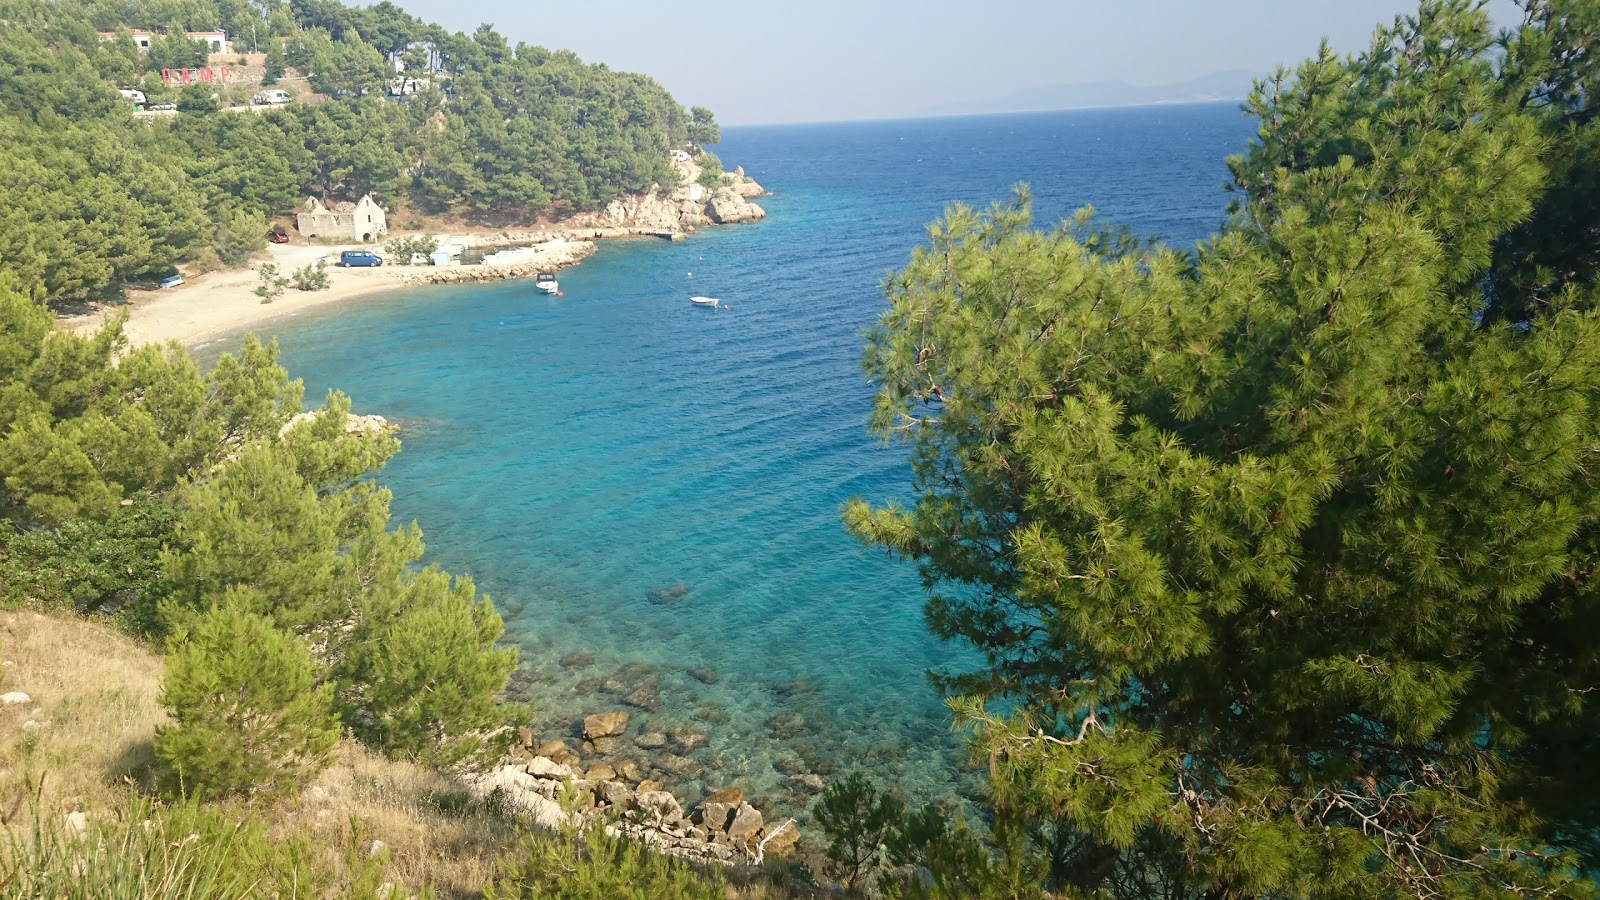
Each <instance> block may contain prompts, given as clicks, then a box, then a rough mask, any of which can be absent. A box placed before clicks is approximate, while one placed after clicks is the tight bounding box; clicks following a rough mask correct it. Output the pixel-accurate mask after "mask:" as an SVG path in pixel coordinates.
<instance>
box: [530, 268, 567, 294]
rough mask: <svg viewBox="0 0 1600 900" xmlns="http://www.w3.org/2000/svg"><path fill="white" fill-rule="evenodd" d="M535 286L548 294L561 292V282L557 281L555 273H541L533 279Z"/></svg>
mask: <svg viewBox="0 0 1600 900" xmlns="http://www.w3.org/2000/svg"><path fill="white" fill-rule="evenodd" d="M533 286H534V287H536V288H538V289H539V290H541V291H544V292H545V293H546V294H554V293H557V292H558V291H560V290H561V282H559V281H556V273H554V272H540V273H539V274H538V275H537V276H536V277H535V278H534V279H533Z"/></svg>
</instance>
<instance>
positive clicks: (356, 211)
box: [295, 194, 389, 241]
mask: <svg viewBox="0 0 1600 900" xmlns="http://www.w3.org/2000/svg"><path fill="white" fill-rule="evenodd" d="M295 227H296V228H298V229H300V233H301V234H302V235H304V236H306V237H308V238H318V237H320V238H332V239H335V240H341V241H346V240H348V241H375V240H377V239H378V238H379V237H380V236H382V235H383V233H384V232H386V231H388V230H389V222H388V217H387V216H385V215H384V212H383V207H381V206H379V205H378V204H377V202H376V201H374V200H373V199H372V195H371V194H363V195H362V197H361V199H360V200H357V201H356V202H354V203H350V202H343V203H335V204H333V205H332V206H326V205H324V204H323V203H322V201H321V200H318V199H317V198H315V197H308V198H306V207H305V211H304V212H302V213H300V214H299V215H298V216H296V217H295Z"/></svg>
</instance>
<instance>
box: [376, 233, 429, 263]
mask: <svg viewBox="0 0 1600 900" xmlns="http://www.w3.org/2000/svg"><path fill="white" fill-rule="evenodd" d="M438 249H439V239H438V238H437V237H435V236H433V235H431V234H419V235H412V236H410V237H403V238H396V239H394V240H392V241H390V242H389V243H387V244H384V245H383V252H385V253H387V254H389V256H390V257H391V258H393V259H397V260H399V261H400V262H402V263H409V262H411V257H412V256H414V255H415V254H418V253H420V254H422V255H423V256H432V255H433V252H434V251H435V250H438Z"/></svg>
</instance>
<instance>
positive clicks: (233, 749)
mask: <svg viewBox="0 0 1600 900" xmlns="http://www.w3.org/2000/svg"><path fill="white" fill-rule="evenodd" d="M243 599H244V598H243V597H240V596H237V595H236V596H234V597H230V598H229V602H225V603H223V604H221V605H219V606H217V607H215V608H213V609H211V610H208V611H207V612H205V613H204V614H202V615H200V616H199V617H197V618H196V619H194V620H193V621H192V622H191V623H190V625H189V627H188V628H187V629H185V630H184V631H182V632H180V633H179V634H178V635H177V636H176V637H175V638H174V640H173V642H172V644H171V646H170V647H169V649H168V653H167V674H166V677H165V678H164V679H163V680H162V686H161V705H162V706H164V707H166V709H167V712H168V713H169V714H171V716H172V719H173V724H172V725H168V726H163V727H161V728H159V729H158V730H157V732H156V740H155V750H156V757H157V759H159V760H160V762H161V769H160V776H161V781H162V783H163V785H164V786H165V788H166V789H167V790H168V791H169V792H170V793H173V794H179V793H181V794H185V795H199V796H202V797H221V796H224V795H229V794H244V795H247V796H250V797H260V798H272V797H278V796H281V795H283V794H286V793H290V792H292V791H294V790H297V789H298V788H299V787H301V786H303V785H304V784H305V783H306V782H307V781H309V780H310V779H311V778H312V777H313V776H315V775H316V774H317V773H318V772H320V771H321V770H322V769H323V768H325V767H326V766H327V765H328V763H329V762H330V760H331V759H332V754H333V748H334V745H335V744H336V743H337V742H338V739H339V724H338V720H337V719H336V718H335V717H334V715H333V686H332V685H331V684H322V685H320V686H319V685H317V684H316V680H317V679H316V671H315V668H314V666H313V664H312V661H311V654H310V652H309V651H308V650H307V648H306V646H305V644H304V643H303V642H302V641H300V640H298V639H297V638H295V637H294V636H293V635H291V634H288V633H286V632H283V631H281V630H279V629H278V628H276V627H275V626H274V625H273V624H272V620H271V619H268V618H266V617H263V616H258V615H255V614H254V613H251V612H248V611H247V608H248V606H249V605H251V604H246V603H243V602H239V601H241V600H243Z"/></svg>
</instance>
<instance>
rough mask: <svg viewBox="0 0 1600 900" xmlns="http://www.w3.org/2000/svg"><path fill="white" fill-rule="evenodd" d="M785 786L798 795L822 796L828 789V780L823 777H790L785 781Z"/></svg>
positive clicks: (806, 775) (808, 775) (810, 775)
mask: <svg viewBox="0 0 1600 900" xmlns="http://www.w3.org/2000/svg"><path fill="white" fill-rule="evenodd" d="M783 786H784V787H786V788H788V789H789V790H791V791H794V792H795V793H796V794H820V793H822V792H823V791H825V790H827V789H828V779H826V778H823V777H822V776H821V775H812V774H805V775H790V776H789V777H788V778H785V779H784V781H783Z"/></svg>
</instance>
